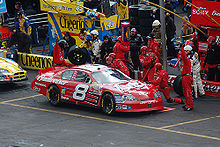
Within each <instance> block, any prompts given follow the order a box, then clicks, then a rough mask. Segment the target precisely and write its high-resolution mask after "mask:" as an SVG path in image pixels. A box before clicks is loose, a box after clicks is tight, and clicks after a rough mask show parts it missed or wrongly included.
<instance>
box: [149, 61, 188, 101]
mask: <svg viewBox="0 0 220 147" xmlns="http://www.w3.org/2000/svg"><path fill="white" fill-rule="evenodd" d="M155 67H156V72H155V73H154V80H152V81H148V83H151V84H153V85H155V86H156V87H157V89H158V90H159V91H161V92H162V93H163V95H164V97H165V98H166V100H167V102H168V103H173V102H176V103H179V104H184V102H183V100H182V99H180V98H171V97H170V86H169V84H168V73H167V72H166V71H165V70H164V69H162V64H161V63H156V64H155Z"/></svg>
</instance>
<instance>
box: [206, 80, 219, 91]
mask: <svg viewBox="0 0 220 147" xmlns="http://www.w3.org/2000/svg"><path fill="white" fill-rule="evenodd" d="M203 88H204V90H205V91H207V92H212V93H218V92H219V90H220V86H216V85H211V84H208V83H207V82H204V84H203Z"/></svg>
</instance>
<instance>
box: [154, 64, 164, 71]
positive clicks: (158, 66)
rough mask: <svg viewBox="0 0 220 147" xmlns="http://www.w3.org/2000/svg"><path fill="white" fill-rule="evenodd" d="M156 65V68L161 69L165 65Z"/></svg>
mask: <svg viewBox="0 0 220 147" xmlns="http://www.w3.org/2000/svg"><path fill="white" fill-rule="evenodd" d="M155 67H156V69H159V70H161V69H162V67H163V65H162V64H161V63H156V64H155Z"/></svg>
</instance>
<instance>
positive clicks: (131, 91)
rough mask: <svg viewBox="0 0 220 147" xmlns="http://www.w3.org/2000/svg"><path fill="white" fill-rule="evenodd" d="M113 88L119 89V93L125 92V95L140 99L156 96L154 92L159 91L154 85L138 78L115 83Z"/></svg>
mask: <svg viewBox="0 0 220 147" xmlns="http://www.w3.org/2000/svg"><path fill="white" fill-rule="evenodd" d="M113 88H114V91H118V92H119V94H120V93H121V94H122V93H123V95H130V96H134V97H136V98H137V99H139V100H142V99H146V98H154V94H155V92H157V89H156V87H155V86H154V85H152V84H146V83H144V82H141V81H138V80H130V81H124V82H120V83H115V84H114V86H113ZM111 89H112V88H111Z"/></svg>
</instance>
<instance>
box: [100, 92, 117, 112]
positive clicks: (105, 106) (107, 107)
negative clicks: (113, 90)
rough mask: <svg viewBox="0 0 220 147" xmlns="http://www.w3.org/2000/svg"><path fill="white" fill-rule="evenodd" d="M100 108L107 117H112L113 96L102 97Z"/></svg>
mask: <svg viewBox="0 0 220 147" xmlns="http://www.w3.org/2000/svg"><path fill="white" fill-rule="evenodd" d="M101 108H102V110H103V112H104V113H105V114H107V115H112V114H113V113H114V112H115V100H114V98H113V95H111V94H110V93H106V94H104V95H103V97H102V101H101Z"/></svg>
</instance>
